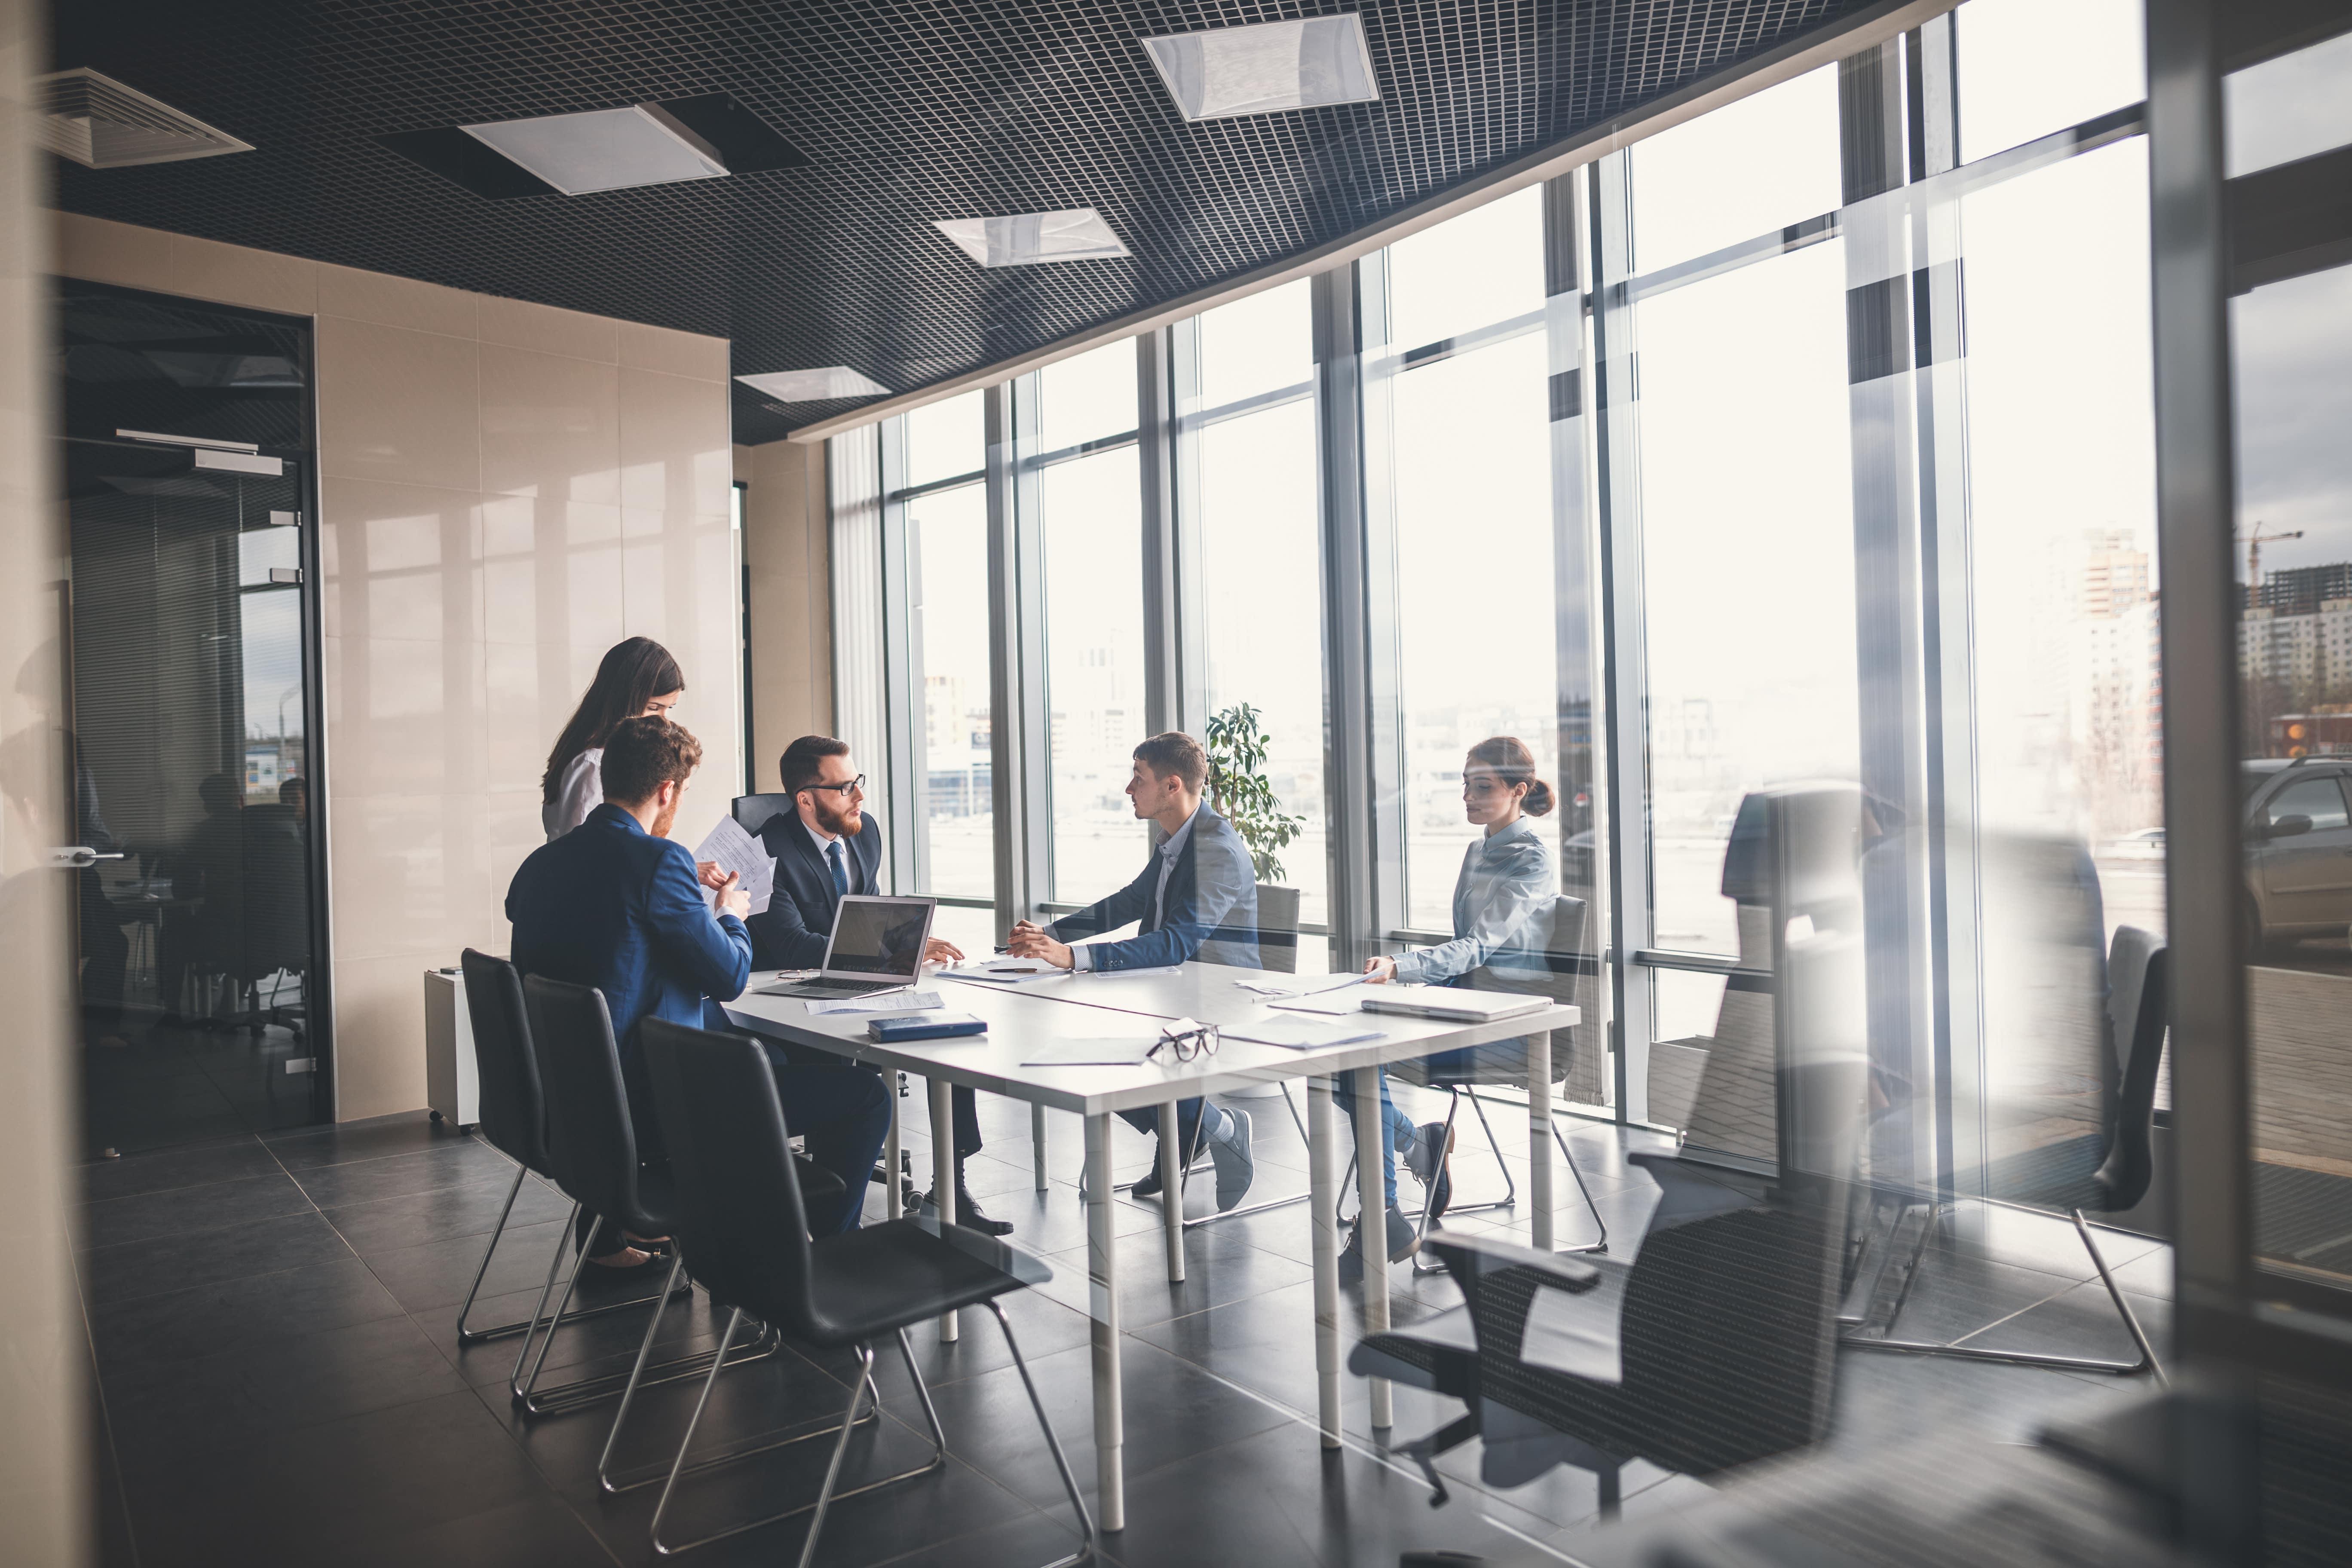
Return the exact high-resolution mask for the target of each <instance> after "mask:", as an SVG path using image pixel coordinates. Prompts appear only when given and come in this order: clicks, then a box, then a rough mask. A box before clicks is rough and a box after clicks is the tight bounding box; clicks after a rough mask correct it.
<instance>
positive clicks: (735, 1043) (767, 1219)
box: [643, 1024, 1094, 1568]
mask: <svg viewBox="0 0 2352 1568" xmlns="http://www.w3.org/2000/svg"><path fill="white" fill-rule="evenodd" d="M643 1038H644V1043H645V1051H646V1068H647V1071H648V1073H649V1075H650V1076H651V1078H652V1080H653V1090H654V1103H655V1105H656V1110H657V1112H658V1114H659V1115H660V1117H661V1123H662V1131H663V1136H664V1138H665V1140H666V1141H667V1143H668V1145H669V1148H670V1151H671V1159H672V1161H673V1162H674V1165H675V1169H676V1173H677V1209H676V1213H675V1215H674V1217H675V1219H676V1221H677V1231H678V1242H679V1245H680V1247H681V1248H682V1249H683V1250H684V1251H685V1252H686V1253H688V1254H691V1255H692V1257H693V1258H694V1268H695V1274H696V1277H697V1278H698V1279H699V1280H700V1281H701V1282H702V1285H703V1287H704V1289H707V1290H709V1293H710V1299H711V1300H712V1302H713V1303H714V1304H715V1305H720V1306H724V1307H726V1308H727V1309H728V1318H727V1327H726V1329H725V1331H723V1332H722V1333H721V1335H720V1337H719V1358H721V1359H720V1360H714V1361H713V1363H712V1364H711V1367H710V1371H709V1375H708V1377H707V1378H706V1379H705V1381H704V1383H703V1387H702V1394H701V1396H700V1398H698V1400H697V1401H696V1402H695V1406H694V1414H693V1415H691V1416H690V1417H689V1418H688V1421H687V1426H686V1435H685V1436H684V1437H683V1438H682V1439H680V1441H679V1443H678V1449H677V1459H676V1460H675V1461H674V1462H673V1463H672V1464H671V1466H670V1472H669V1479H668V1481H667V1484H666V1485H665V1486H664V1487H663V1489H662V1495H661V1501H660V1503H659V1504H658V1505H656V1508H655V1510H654V1521H653V1542H654V1549H655V1550H656V1552H660V1553H662V1554H663V1555H665V1556H667V1555H670V1554H673V1553H676V1552H685V1551H688V1550H690V1549H692V1548H694V1547H697V1546H701V1545H704V1544H707V1543H708V1542H713V1541H719V1540H723V1539H725V1538H727V1537H729V1536H733V1535H740V1534H741V1533H742V1532H744V1531H749V1530H756V1529H758V1528H760V1527H761V1526H763V1525H767V1524H772V1523H775V1522H777V1521H781V1520H785V1519H790V1518H792V1517H793V1516H795V1515H797V1514H801V1513H810V1512H812V1510H813V1517H812V1518H811V1519H810V1521H809V1530H808V1536H807V1539H806V1540H805V1541H804V1542H803V1543H802V1546H801V1555H800V1563H801V1568H808V1565H809V1563H811V1561H812V1560H813V1559H814V1557H815V1554H816V1543H817V1540H818V1537H819V1535H820V1533H821V1532H822V1531H824V1515H825V1510H826V1509H827V1508H828V1507H829V1506H830V1505H831V1503H832V1500H833V1499H834V1498H835V1496H836V1495H838V1496H841V1497H855V1496H856V1495H857V1494H858V1493H860V1492H866V1491H872V1490H874V1489H876V1488H877V1487H883V1486H887V1485H890V1484H891V1483H893V1482H895V1481H900V1480H906V1479H910V1478H912V1477H915V1476H919V1475H923V1474H926V1473H928V1472H929V1471H930V1470H933V1469H936V1468H939V1467H940V1466H941V1465H943V1464H944V1463H945V1462H946V1458H947V1437H946V1435H945V1434H944V1433H943V1432H941V1431H940V1423H939V1414H938V1412H937V1411H935V1410H934V1409H933V1408H932V1406H931V1396H930V1390H929V1387H928V1386H927V1385H926V1384H924V1382H923V1374H922V1370H921V1368H920V1367H919V1366H918V1365H917V1364H916V1362H915V1354H914V1350H913V1348H912V1347H911V1346H910V1345H909V1344H908V1342H907V1329H908V1326H909V1325H910V1324H914V1323H919V1322H921V1321H925V1320H927V1319H930V1318H937V1317H940V1316H941V1315H943V1314H945V1313H948V1312H952V1311H955V1310H959V1309H960V1308H963V1307H969V1306H977V1305H981V1304H983V1303H984V1304H986V1306H987V1307H988V1309H989V1310H990V1311H991V1312H992V1313H994V1314H995V1317H996V1321H997V1326H998V1327H999V1328H1000V1329H1002V1330H1003V1333H1004V1343H1005V1348H1006V1349H1007V1350H1009V1351H1010V1352H1012V1354H1013V1365H1014V1366H1015V1367H1016V1368H1018V1369H1019V1371H1020V1373H1021V1382H1022V1385H1023V1387H1024V1388H1025V1389H1027V1390H1028V1394H1029V1405H1030V1408H1031V1409H1032V1410H1034V1412H1035V1413H1036V1415H1037V1426H1038V1428H1039V1430H1041V1431H1042V1432H1043V1433H1044V1434H1045V1446H1046V1448H1047V1449H1048V1450H1049V1451H1050V1452H1051V1453H1052V1455H1053V1458H1054V1466H1055V1469H1056V1470H1057V1471H1059V1472H1060V1474H1061V1478H1062V1486H1063V1489H1064V1490H1065V1491H1066V1492H1067V1493H1068V1494H1069V1499H1070V1507H1071V1509H1072V1510H1074V1511H1075V1512H1076V1514H1077V1516H1078V1528H1079V1532H1080V1538H1081V1539H1080V1544H1079V1548H1078V1550H1077V1551H1076V1552H1073V1553H1071V1554H1070V1555H1068V1556H1066V1557H1063V1558H1061V1559H1059V1560H1058V1561H1057V1562H1056V1563H1054V1564H1053V1565H1052V1568H1068V1565H1069V1564H1073V1563H1079V1562H1083V1561H1084V1560H1085V1559H1087V1557H1088V1556H1090V1555H1091V1554H1092V1552H1093V1550H1094V1520H1093V1517H1092V1516H1091V1515H1090V1514H1089V1513H1088V1512H1087V1505H1086V1500H1085V1499H1084V1498H1082V1497H1080V1496H1079V1494H1078V1487H1077V1482H1076V1479H1074V1478H1073V1477H1072V1476H1071V1474H1070V1466H1069V1461H1068V1460H1067V1459H1066V1458H1065V1457H1064V1455H1063V1453H1062V1445H1061V1441H1060V1439H1058V1438H1057V1437H1056V1436H1055V1434H1054V1424H1053V1423H1052V1422H1051V1421H1050V1420H1048V1419H1047V1418H1046V1415H1045V1405H1044V1403H1043V1402H1042V1401H1041V1400H1040V1399H1039V1398H1038V1396H1037V1385H1036V1384H1035V1383H1034V1382H1033V1381H1031V1379H1030V1376H1029V1365H1028V1363H1027V1362H1025V1361H1024V1360H1023V1359H1022V1355H1021V1347H1020V1345H1019V1344H1018V1342H1015V1341H1014V1339H1013V1325H1012V1324H1011V1323H1010V1322H1008V1321H1006V1319H1005V1316H1004V1310H1003V1308H1002V1307H1001V1306H999V1305H998V1304H997V1298H998V1297H1000V1296H1003V1295H1006V1294H1008V1293H1009V1292H1011V1291H1013V1290H1018V1289H1024V1288H1025V1287H1027V1286H1030V1285H1034V1284H1041V1283H1043V1282H1044V1281H1045V1280H1046V1279H1051V1278H1052V1271H1051V1270H1050V1269H1048V1268H1046V1267H1045V1264H1043V1263H1041V1262H1039V1261H1038V1260H1037V1259H1035V1258H1031V1257H1029V1256H1028V1255H1027V1254H1025V1253H1023V1252H1021V1251H1019V1250H1017V1249H1015V1248H1013V1247H1008V1246H1006V1245H1005V1244H1004V1243H1003V1242H1001V1241H998V1240H996V1239H995V1238H994V1237H986V1236H982V1235H981V1234H980V1233H979V1232H977V1231H972V1230H967V1229H965V1228H964V1227H962V1226H957V1225H942V1224H941V1223H940V1221H939V1220H938V1219H936V1218H927V1219H898V1220H892V1221H889V1222H888V1223H887V1224H884V1225H879V1226H868V1227H866V1228H865V1229H863V1230H853V1231H850V1232H847V1233H846V1234H844V1235H840V1236H829V1237H824V1238H823V1239H822V1240H818V1241H811V1240H810V1239H809V1235H808V1222H807V1219H806V1216H805V1213H804V1211H803V1206H802V1202H801V1184H800V1181H799V1178H798V1174H797V1173H796V1171H795V1168H794V1162H793V1159H792V1158H791V1156H790V1153H789V1151H788V1147H787V1144H786V1142H785V1138H786V1134H785V1131H784V1113H783V1107H782V1104H781V1103H780V1102H779V1101H778V1100H777V1098H776V1081H775V1077H774V1075H773V1073H772V1071H771V1070H770V1068H769V1066H768V1058H767V1053H766V1052H765V1051H763V1050H762V1049H761V1047H760V1046H759V1045H758V1044H757V1042H755V1041H751V1040H747V1039H741V1038H739V1037H735V1036H731V1035H719V1034H713V1033H709V1032H707V1031H704V1030H699V1029H688V1028H684V1027H680V1026H673V1025H660V1026H655V1025H652V1024H649V1025H648V1026H646V1030H645V1033H644V1036H643ZM746 1313H749V1314H751V1316H752V1317H754V1318H756V1319H758V1320H760V1321H762V1322H766V1323H771V1324H773V1325H775V1326H776V1327H777V1328H779V1329H781V1330H782V1331H783V1332H784V1333H785V1334H787V1335H789V1336H790V1337H791V1338H793V1339H794V1340H797V1341H799V1342H803V1343H805V1344H809V1345H813V1346H815V1347H818V1348H820V1349H835V1348H839V1347H842V1346H852V1347H855V1349H856V1352H857V1361H858V1375H857V1378H856V1382H855V1384H853V1386H852V1387H851V1389H850V1394H849V1408H848V1410H847V1412H846V1413H845V1415H844V1416H843V1418H842V1423H841V1425H840V1426H838V1427H837V1428H835V1430H836V1431H837V1432H838V1434H839V1436H838V1437H837V1438H836V1440H835V1445H834V1450H833V1458H832V1461H831V1463H830V1464H829V1465H828V1466H827V1468H826V1469H825V1476H824V1486H823V1488H822V1489H820V1490H819V1492H818V1493H817V1499H816V1501H814V1503H807V1504H803V1505H802V1506H801V1507H799V1508H794V1509H789V1510H784V1511H783V1512H782V1513H776V1514H772V1515H769V1516H767V1517H765V1518H762V1519H758V1520H752V1521H746V1522H744V1523H741V1524H737V1525H732V1526H730V1527H729V1528H728V1529H725V1530H722V1531H717V1532H715V1533H713V1534H710V1535H707V1536H704V1537H702V1538H700V1539H699V1540H696V1541H690V1542H679V1543H677V1544H672V1543H670V1542H665V1541H663V1540H662V1536H661V1526H662V1519H663V1516H664V1514H665V1513H667V1510H668V1508H669V1505H670V1500H671V1499H672V1497H673V1495H674V1494H675V1492H676V1490H677V1479H678V1476H679V1475H680V1474H681V1473H682V1472H683V1471H684V1470H685V1469H686V1468H687V1454H688V1450H689V1449H690V1448H691V1447H693V1444H694V1432H695V1428H696V1426H698V1425H699V1424H700V1422H701V1419H702V1411H703V1407H704V1405H706V1404H708V1403H709V1397H710V1388H711V1384H714V1383H716V1382H717V1381H718V1377H719V1367H720V1365H721V1364H722V1362H723V1358H724V1357H725V1355H726V1352H727V1350H728V1347H729V1346H730V1345H731V1344H732V1343H733V1342H734V1338H735V1334H736V1331H737V1330H738V1329H739V1328H740V1326H741V1324H742V1321H743V1318H744V1315H745V1314H746ZM886 1335H895V1336H896V1337H897V1339H898V1351H899V1354H900V1355H901V1356H903V1357H904V1358H905V1361H906V1363H907V1372H908V1376H909V1377H911V1378H912V1379H913V1380H914V1384H915V1393H916V1396H917V1397H918V1398H919V1400H920V1401H921V1403H922V1406H923V1415H924V1419H925V1420H926V1422H927V1423H928V1424H929V1429H930V1434H931V1443H932V1457H931V1458H930V1460H929V1462H928V1463H926V1464H923V1465H919V1466H918V1467H916V1468H913V1469H911V1470H907V1471H904V1472H902V1473H900V1474H898V1475H895V1476H887V1477H884V1478H883V1479H879V1480H874V1481H868V1482H866V1483H865V1484H864V1485H862V1486H858V1487H856V1488H853V1489H850V1490H848V1491H845V1492H839V1493H836V1492H835V1485H836V1483H837V1482H838V1481H839V1479H840V1477H841V1465H842V1457H843V1454H844V1451H845V1449H846V1448H847V1447H848V1446H849V1432H850V1428H851V1426H853V1425H854V1424H855V1422H856V1419H857V1413H858V1407H859V1406H860V1405H862V1404H863V1403H864V1402H865V1399H866V1394H867V1392H868V1390H869V1389H872V1387H873V1371H874V1342H875V1341H876V1340H877V1339H880V1338H883V1337H884V1336H886ZM875 1397H876V1399H877V1402H878V1400H879V1398H880V1394H879V1392H878V1390H877V1391H875Z"/></svg>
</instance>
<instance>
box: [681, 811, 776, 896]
mask: <svg viewBox="0 0 2352 1568" xmlns="http://www.w3.org/2000/svg"><path fill="white" fill-rule="evenodd" d="M694 858H695V859H696V860H698V861H702V860H716V861H717V862H719V870H720V871H721V872H722V873H724V872H729V871H731V872H733V873H734V874H735V875H736V876H738V877H740V878H742V879H743V881H742V888H743V891H744V892H745V894H747V895H748V896H749V897H750V898H751V912H752V913H753V914H755V915H758V914H765V913H766V912H767V910H768V900H770V899H771V898H772V897H774V896H775V891H776V858H775V857H774V856H772V855H771V854H769V853H768V850H767V847H766V846H765V845H763V844H761V842H760V841H759V840H758V839H756V838H754V837H751V835H750V834H748V833H746V832H744V831H743V825H742V824H741V823H740V822H738V821H736V820H735V818H734V817H732V816H722V817H720V818H719V826H716V827H714V828H712V829H711V830H710V831H709V833H708V834H706V835H705V836H704V837H703V840H702V843H701V846H700V847H698V848H697V849H696V850H695V852H694ZM710 897H711V905H710V907H711V909H712V910H717V909H718V907H719V901H718V900H719V895H718V893H717V891H716V890H715V889H714V890H711V894H710Z"/></svg>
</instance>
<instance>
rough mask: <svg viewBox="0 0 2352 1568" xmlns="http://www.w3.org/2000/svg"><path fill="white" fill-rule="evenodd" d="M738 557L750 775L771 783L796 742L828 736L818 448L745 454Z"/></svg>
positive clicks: (772, 445)
mask: <svg viewBox="0 0 2352 1568" xmlns="http://www.w3.org/2000/svg"><path fill="white" fill-rule="evenodd" d="M744 451H745V453H746V454H747V455H748V462H749V465H750V469H751V472H750V476H749V486H750V488H749V489H748V491H747V492H746V494H745V497H744V500H745V505H744V518H743V559H744V563H745V565H746V567H747V568H748V574H749V577H750V584H749V588H748V593H749V596H750V599H749V602H750V606H751V756H752V777H753V780H754V782H756V783H757V784H758V785H759V787H760V788H761V789H762V790H772V789H774V788H775V787H776V785H777V778H776V759H777V758H778V757H779V756H781V755H782V753H783V749H784V747H785V746H787V745H789V744H790V743H791V742H792V741H793V738H794V737H795V736H799V735H805V734H810V733H813V732H830V731H832V729H833V727H834V716H833V623H832V616H831V613H830V594H831V575H832V574H831V572H830V571H829V569H828V565H827V557H826V552H825V510H824V447H821V446H815V447H812V446H804V445H801V444H798V443H794V442H789V441H772V442H769V443H768V444H766V445H765V446H761V447H746V448H744Z"/></svg>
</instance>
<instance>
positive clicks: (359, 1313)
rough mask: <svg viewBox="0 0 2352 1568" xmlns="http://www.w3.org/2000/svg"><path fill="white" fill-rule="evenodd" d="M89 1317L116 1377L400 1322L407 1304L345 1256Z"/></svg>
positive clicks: (104, 1306) (105, 1306)
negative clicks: (147, 1366)
mask: <svg viewBox="0 0 2352 1568" xmlns="http://www.w3.org/2000/svg"><path fill="white" fill-rule="evenodd" d="M89 1316H90V1331H91V1333H92V1335H93V1337H94V1338H95V1340H96V1342H97V1345H98V1358H99V1364H100V1367H101V1369H103V1370H105V1371H108V1372H111V1371H113V1370H115V1369H117V1368H121V1367H131V1366H136V1365H139V1364H141V1363H146V1362H153V1361H183V1360H187V1359H190V1358H193V1357H196V1356H204V1355H212V1354H217V1353H220V1352H228V1351H236V1352H248V1353H256V1354H259V1353H265V1352H267V1351H268V1347H270V1346H271V1345H273V1344H275V1343H277V1342H279V1341H281V1340H283V1339H285V1338H287V1337H289V1336H290V1335H294V1334H303V1333H315V1332H319V1331H323V1330H328V1329H338V1328H344V1327H348V1326H349V1325H351V1324H353V1323H364V1322H371V1321H374V1320H376V1319H379V1318H394V1317H398V1316H400V1303H399V1302H398V1301H396V1300H394V1299H393V1296H392V1293H391V1292H390V1291H388V1290H386V1289H384V1288H383V1285H382V1284H381V1283H380V1282H379V1281H378V1280H377V1279H376V1277H375V1276H374V1275H373V1274H372V1273H370V1272H369V1271H368V1268H367V1265H366V1264H364V1263H362V1262H361V1261H360V1260H359V1259H358V1258H352V1257H351V1256H350V1255H349V1254H348V1253H346V1254H345V1255H344V1256H343V1257H341V1258H338V1259H336V1260H334V1261H332V1262H329V1263H322V1264H317V1265H313V1266H311V1267H310V1268H296V1269H289V1270H288V1271H286V1272H283V1273H278V1274H267V1275H260V1276H257V1277H254V1278H251V1279H235V1280H226V1281H222V1282H219V1283H215V1284H209V1285H197V1286H191V1287H188V1288H186V1289H179V1290H171V1291H164V1292H160V1293H158V1294H154V1295H149V1296H140V1297H136V1298H133V1299H131V1300H121V1301H113V1302H101V1303H99V1304H97V1305H95V1306H93V1307H92V1308H91V1309H90V1314H89Z"/></svg>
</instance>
